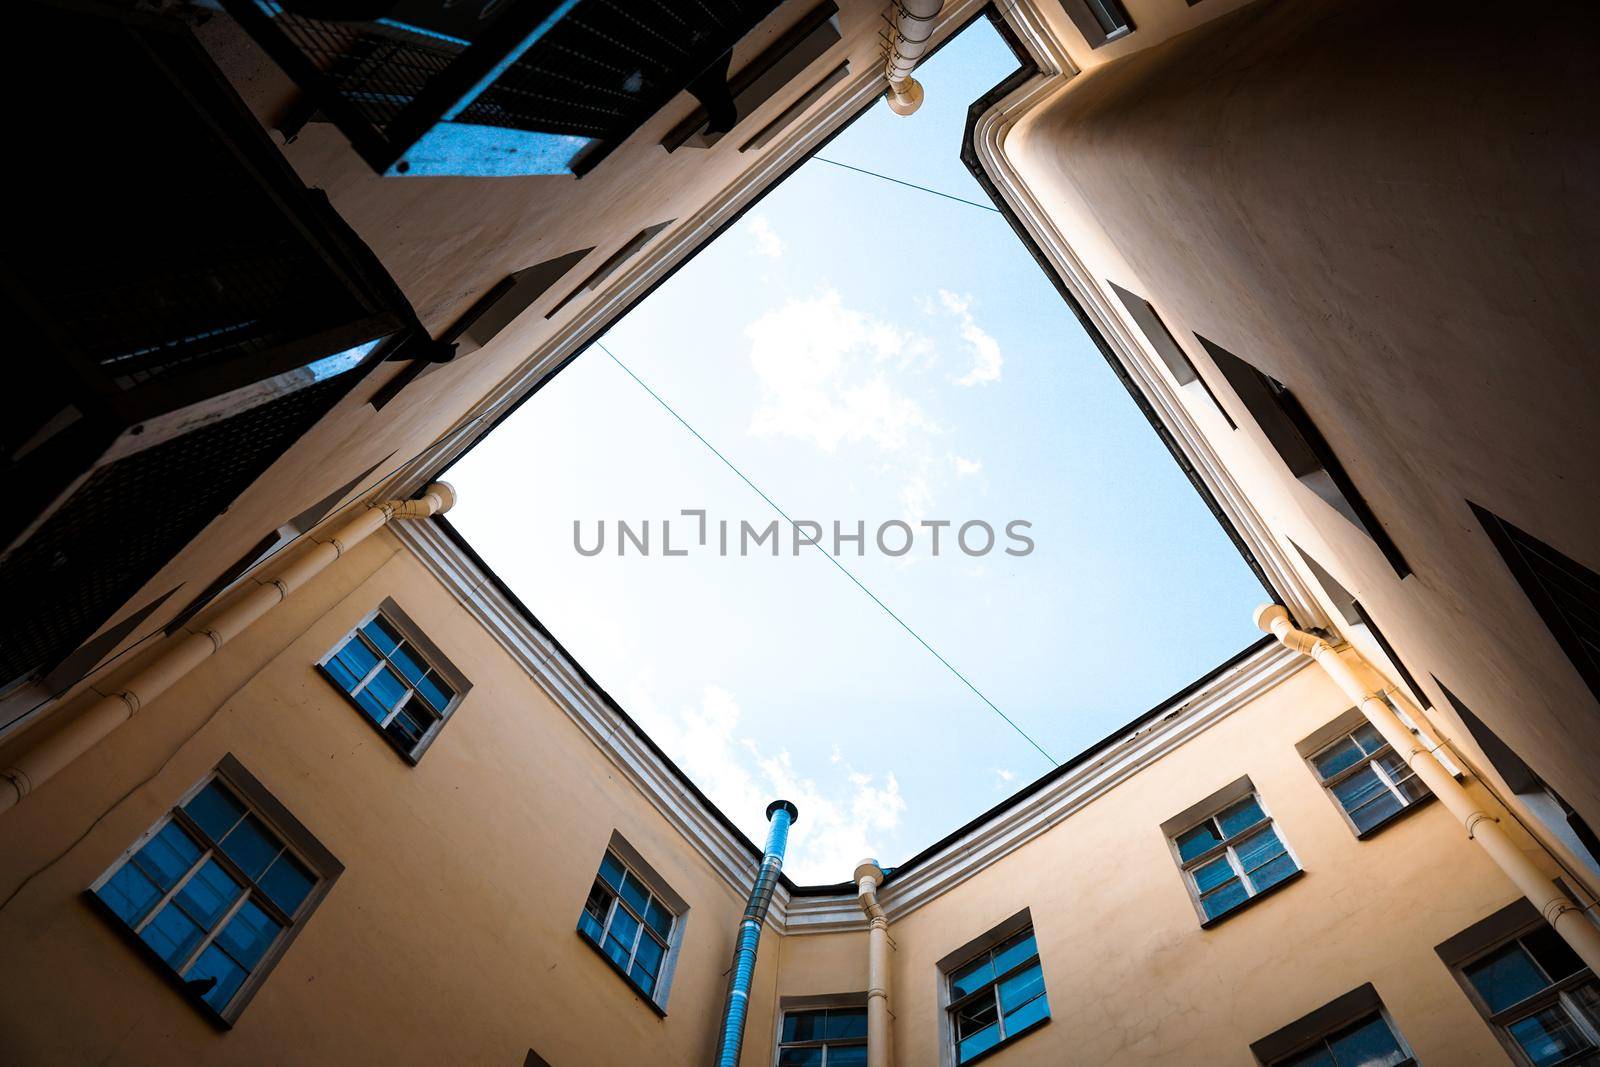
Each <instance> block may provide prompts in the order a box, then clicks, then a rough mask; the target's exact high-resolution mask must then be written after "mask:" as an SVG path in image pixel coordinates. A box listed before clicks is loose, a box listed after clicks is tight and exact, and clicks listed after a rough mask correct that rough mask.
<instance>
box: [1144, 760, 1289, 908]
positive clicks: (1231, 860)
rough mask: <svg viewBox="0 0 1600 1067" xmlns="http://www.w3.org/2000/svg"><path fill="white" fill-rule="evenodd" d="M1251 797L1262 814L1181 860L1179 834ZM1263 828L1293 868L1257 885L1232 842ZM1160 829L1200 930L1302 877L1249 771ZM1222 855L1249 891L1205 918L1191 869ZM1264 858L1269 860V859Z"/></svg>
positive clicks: (1252, 834) (1250, 835)
mask: <svg viewBox="0 0 1600 1067" xmlns="http://www.w3.org/2000/svg"><path fill="white" fill-rule="evenodd" d="M1252 797H1253V798H1254V799H1255V802H1256V806H1257V807H1259V808H1260V809H1261V816H1262V817H1261V818H1260V819H1259V820H1258V821H1256V822H1254V823H1251V824H1250V825H1249V826H1247V827H1245V828H1244V829H1242V830H1239V831H1238V832H1237V833H1234V834H1232V835H1230V836H1229V837H1228V838H1227V839H1226V840H1223V841H1221V842H1219V843H1218V844H1216V845H1213V846H1212V847H1210V848H1208V849H1206V850H1205V851H1204V852H1202V853H1200V854H1199V855H1197V856H1194V857H1193V858H1192V859H1188V860H1185V859H1184V858H1183V854H1182V853H1181V852H1179V850H1178V838H1179V837H1181V836H1183V835H1184V834H1186V833H1188V832H1189V831H1190V830H1193V829H1194V828H1195V827H1197V826H1199V825H1200V824H1201V823H1203V822H1205V821H1206V820H1208V819H1211V818H1214V817H1215V816H1217V815H1219V814H1221V813H1222V812H1223V811H1225V810H1227V809H1228V808H1230V807H1232V806H1233V805H1235V804H1237V803H1239V802H1240V801H1241V800H1246V799H1249V798H1252ZM1266 829H1271V830H1272V832H1273V833H1274V834H1276V835H1277V838H1278V843H1279V844H1281V845H1282V846H1283V852H1284V855H1286V856H1288V857H1289V858H1290V859H1291V860H1293V861H1294V866H1295V869H1294V871H1293V872H1292V873H1290V874H1287V875H1285V876H1284V877H1282V878H1280V879H1279V880H1278V881H1276V882H1274V883H1272V884H1271V885H1269V886H1267V887H1266V888H1264V889H1257V888H1256V887H1255V882H1254V881H1253V880H1252V879H1251V878H1250V875H1249V872H1248V871H1246V870H1245V869H1244V864H1243V863H1241V862H1240V861H1239V858H1238V856H1237V855H1235V852H1234V850H1235V848H1237V845H1236V844H1235V842H1240V841H1245V840H1248V839H1249V838H1251V837H1254V836H1255V835H1257V834H1259V833H1261V832H1262V831H1263V830H1266ZM1161 832H1162V834H1164V835H1165V836H1166V839H1167V849H1168V851H1169V852H1170V853H1171V854H1172V861H1173V862H1174V863H1176V864H1177V866H1178V875H1179V877H1180V878H1182V880H1183V887H1184V890H1185V892H1187V893H1188V895H1189V903H1190V904H1191V905H1193V907H1194V911H1195V916H1196V917H1197V918H1198V919H1199V920H1200V929H1202V930H1209V929H1211V928H1212V927H1214V926H1217V925H1218V924H1220V923H1223V922H1226V921H1227V920H1228V919H1231V918H1233V917H1234V916H1235V915H1238V914H1239V913H1240V912H1243V911H1248V910H1249V909H1250V908H1251V907H1253V906H1255V904H1256V902H1257V901H1260V900H1265V899H1266V898H1267V897H1270V896H1272V895H1273V894H1274V893H1276V892H1278V891H1279V890H1281V889H1282V888H1283V887H1284V886H1288V885H1292V884H1294V883H1295V882H1298V881H1299V880H1300V879H1301V878H1303V877H1305V873H1306V869H1305V864H1303V863H1301V862H1300V857H1299V855H1297V854H1296V853H1295V851H1294V848H1293V846H1291V845H1290V844H1289V838H1288V836H1287V835H1285V834H1284V833H1283V831H1282V828H1281V827H1280V825H1279V823H1278V820H1277V818H1276V817H1275V816H1274V815H1273V814H1272V809H1270V808H1269V807H1267V803H1266V800H1265V798H1263V797H1262V795H1261V791H1260V790H1258V789H1257V788H1256V787H1255V785H1254V783H1252V782H1251V780H1250V776H1249V775H1245V776H1243V777H1241V778H1238V779H1236V780H1234V781H1232V782H1230V783H1228V784H1227V785H1225V786H1223V787H1222V788H1221V789H1219V790H1217V791H1216V792H1215V793H1212V794H1211V795H1210V796H1208V797H1206V798H1205V799H1204V800H1202V801H1200V802H1199V803H1198V804H1193V805H1191V806H1190V807H1188V808H1186V809H1184V811H1183V812H1182V813H1180V814H1178V815H1175V816H1173V817H1172V818H1171V819H1168V820H1167V821H1166V822H1164V823H1162V824H1161ZM1223 856H1226V857H1227V859H1228V865H1229V866H1230V867H1231V868H1232V869H1233V873H1234V877H1235V878H1237V879H1239V883H1240V884H1241V885H1242V886H1244V888H1245V891H1246V892H1247V893H1248V894H1249V895H1248V896H1247V897H1246V898H1245V899H1244V900H1242V901H1240V902H1239V903H1237V904H1235V905H1234V906H1233V907H1231V908H1229V909H1228V910H1227V911H1224V912H1221V913H1220V914H1218V915H1214V916H1211V917H1209V918H1208V917H1207V916H1206V910H1205V904H1204V903H1203V902H1202V899H1201V894H1200V892H1199V887H1198V885H1197V884H1196V882H1195V878H1194V874H1193V872H1194V871H1195V870H1197V869H1199V868H1200V867H1203V866H1205V865H1206V864H1208V863H1211V862H1212V861H1214V860H1216V859H1218V858H1220V857H1223ZM1268 862H1271V861H1270V860H1269V861H1268Z"/></svg>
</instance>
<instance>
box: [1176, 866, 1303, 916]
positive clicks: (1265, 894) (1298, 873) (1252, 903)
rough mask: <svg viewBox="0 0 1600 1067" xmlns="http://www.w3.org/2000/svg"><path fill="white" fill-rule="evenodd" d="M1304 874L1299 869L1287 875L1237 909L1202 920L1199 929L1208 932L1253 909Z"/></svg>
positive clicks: (1230, 909)
mask: <svg viewBox="0 0 1600 1067" xmlns="http://www.w3.org/2000/svg"><path fill="white" fill-rule="evenodd" d="M1305 873H1306V872H1305V869H1304V868H1301V869H1300V870H1298V871H1295V872H1294V873H1293V874H1291V875H1289V876H1288V877H1287V878H1285V879H1284V880H1283V881H1281V882H1276V883H1274V884H1272V885H1270V886H1268V887H1267V888H1266V889H1263V890H1262V891H1261V892H1259V893H1257V894H1256V895H1255V896H1253V897H1251V898H1250V899H1249V900H1247V901H1245V902H1244V903H1243V904H1240V905H1238V906H1237V907H1234V908H1229V909H1228V910H1227V911H1225V912H1223V913H1222V914H1221V915H1218V916H1216V917H1214V918H1211V919H1205V920H1202V921H1201V923H1200V929H1202V930H1210V929H1211V928H1212V927H1214V926H1219V925H1221V924H1222V923H1225V922H1227V921H1228V920H1229V919H1231V918H1233V917H1234V916H1235V915H1238V914H1239V913H1240V912H1245V911H1249V910H1250V909H1251V908H1252V907H1254V906H1255V905H1257V904H1259V903H1261V902H1262V901H1263V900H1266V899H1267V898H1268V897H1270V896H1272V895H1273V894H1274V893H1276V892H1278V891H1279V890H1281V889H1283V888H1284V887H1285V886H1290V885H1294V883H1296V882H1298V881H1299V880H1300V879H1301V878H1303V877H1305Z"/></svg>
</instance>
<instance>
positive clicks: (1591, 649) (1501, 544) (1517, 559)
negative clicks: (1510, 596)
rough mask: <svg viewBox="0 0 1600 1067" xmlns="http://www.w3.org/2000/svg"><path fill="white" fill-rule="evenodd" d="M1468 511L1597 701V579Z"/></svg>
mask: <svg viewBox="0 0 1600 1067" xmlns="http://www.w3.org/2000/svg"><path fill="white" fill-rule="evenodd" d="M1467 506H1468V507H1470V508H1471V509H1472V512H1473V514H1474V515H1476V516H1477V518H1478V522H1480V523H1481V524H1482V525H1483V529H1484V532H1485V533H1487V534H1488V535H1489V539H1490V540H1491V541H1493V542H1494V546H1495V548H1496V549H1498V550H1499V552H1500V555H1501V557H1502V558H1504V560H1505V562H1506V566H1507V568H1509V569H1510V571H1511V574H1512V576H1513V577H1515V578H1516V580H1517V584H1519V585H1520V586H1522V591H1523V592H1524V593H1526V594H1527V596H1528V599H1529V600H1530V601H1532V602H1533V606H1534V608H1535V609H1536V610H1537V611H1538V612H1539V616H1540V618H1542V619H1543V620H1544V623H1545V625H1546V626H1548V627H1549V628H1550V633H1551V635H1552V636H1553V637H1555V639H1556V642H1557V643H1558V644H1559V645H1560V646H1561V649H1562V651H1563V652H1565V653H1566V654H1567V658H1568V659H1569V660H1571V661H1572V666H1573V667H1574V668H1575V669H1576V670H1577V672H1578V673H1579V674H1580V675H1581V676H1582V677H1583V680H1584V681H1585V682H1587V683H1588V685H1589V688H1590V690H1592V691H1593V693H1594V695H1595V699H1597V700H1600V574H1596V573H1595V572H1594V571H1592V570H1590V569H1589V568H1588V567H1586V566H1584V565H1583V564H1582V563H1579V562H1578V561H1577V560H1575V559H1573V558H1572V557H1571V556H1568V555H1567V554H1566V553H1564V552H1562V551H1561V550H1559V549H1557V548H1555V547H1554V546H1552V545H1548V544H1546V543H1545V542H1543V541H1541V540H1539V538H1537V537H1535V536H1533V535H1532V534H1530V533H1528V532H1527V531H1526V530H1524V529H1521V528H1520V527H1517V526H1513V525H1512V524H1511V523H1509V522H1507V521H1506V520H1505V519H1502V518H1501V517H1500V516H1498V515H1496V514H1494V512H1492V511H1489V510H1488V509H1486V508H1481V507H1479V506H1478V505H1477V504H1474V503H1472V502H1471V501H1470V500H1469V501H1467Z"/></svg>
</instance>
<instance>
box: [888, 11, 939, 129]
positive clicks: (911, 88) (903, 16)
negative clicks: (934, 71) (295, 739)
mask: <svg viewBox="0 0 1600 1067" xmlns="http://www.w3.org/2000/svg"><path fill="white" fill-rule="evenodd" d="M943 6H944V0H899V2H898V3H896V4H895V6H894V11H895V14H894V34H893V36H892V37H891V39H890V47H889V57H888V59H887V60H885V61H884V70H883V73H884V76H885V77H886V78H888V79H889V96H888V100H889V110H891V111H893V112H894V113H895V114H896V115H909V114H911V113H912V112H913V111H915V110H917V108H919V107H921V106H922V83H921V82H919V81H917V79H915V78H913V77H912V76H911V71H912V70H913V69H914V68H915V67H916V65H917V60H919V59H921V58H922V56H923V53H925V52H927V50H928V43H929V42H930V41H931V40H932V39H933V27H934V23H935V21H936V20H937V19H938V18H939V9H940V8H941V7H943Z"/></svg>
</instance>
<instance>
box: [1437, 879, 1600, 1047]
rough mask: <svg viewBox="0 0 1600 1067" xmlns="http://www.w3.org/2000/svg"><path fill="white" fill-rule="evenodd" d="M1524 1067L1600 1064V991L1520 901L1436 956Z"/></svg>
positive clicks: (1564, 946) (1567, 949)
mask: <svg viewBox="0 0 1600 1067" xmlns="http://www.w3.org/2000/svg"><path fill="white" fill-rule="evenodd" d="M1435 951H1436V952H1438V953H1439V956H1440V958H1441V959H1443V960H1444V961H1445V963H1446V964H1448V965H1450V966H1451V968H1452V970H1453V972H1454V973H1455V975H1456V977H1457V980H1458V981H1460V982H1461V983H1462V988H1463V989H1465V990H1466V991H1467V994H1468V996H1469V997H1470V998H1471V1000H1472V1001H1473V1003H1474V1004H1475V1005H1476V1007H1477V1008H1478V1010H1479V1012H1481V1013H1482V1014H1483V1017H1484V1018H1485V1019H1487V1020H1488V1021H1489V1023H1490V1025H1492V1026H1493V1027H1494V1028H1495V1033H1496V1034H1497V1035H1498V1036H1499V1038H1500V1040H1501V1042H1502V1043H1503V1044H1504V1045H1505V1046H1506V1049H1507V1051H1509V1052H1510V1053H1511V1055H1512V1058H1513V1059H1514V1060H1515V1061H1516V1062H1517V1063H1520V1064H1523V1065H1524V1067H1547V1065H1550V1064H1557V1063H1561V1064H1569V1063H1579V1062H1582V1063H1591V1062H1594V1061H1595V1058H1597V1057H1600V983H1597V982H1596V981H1595V976H1594V974H1593V973H1592V972H1591V971H1590V970H1589V969H1588V968H1587V967H1585V966H1584V965H1583V961H1582V960H1580V959H1579V958H1578V957H1577V955H1576V954H1575V953H1574V952H1573V951H1572V949H1571V948H1570V947H1569V946H1568V945H1567V943H1566V942H1565V941H1563V940H1562V939H1561V936H1560V935H1559V934H1557V933H1556V932H1555V930H1553V929H1551V928H1550V926H1549V925H1548V924H1547V923H1546V922H1545V921H1544V920H1543V919H1541V918H1540V917H1539V914H1538V912H1537V911H1536V910H1535V909H1534V907H1533V905H1531V904H1529V903H1528V902H1527V901H1525V900H1519V901H1517V902H1516V903H1515V904H1512V905H1510V906H1509V907H1506V908H1503V909H1501V910H1500V911H1499V912H1496V913H1495V914H1494V915H1491V916H1490V917H1489V918H1488V919H1485V920H1484V921H1483V922H1481V923H1478V924H1477V925H1476V926H1473V927H1471V928H1470V929H1468V930H1466V931H1463V932H1462V933H1461V934H1458V935H1457V936H1456V937H1453V938H1451V939H1450V940H1449V941H1447V942H1445V943H1444V944H1443V945H1440V946H1439V947H1438V948H1437V949H1436V950H1435Z"/></svg>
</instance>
